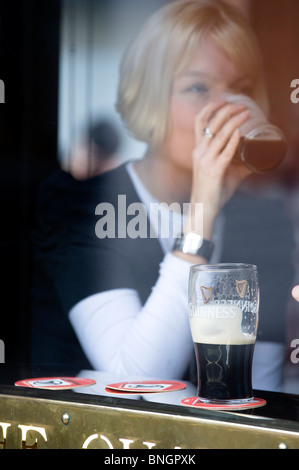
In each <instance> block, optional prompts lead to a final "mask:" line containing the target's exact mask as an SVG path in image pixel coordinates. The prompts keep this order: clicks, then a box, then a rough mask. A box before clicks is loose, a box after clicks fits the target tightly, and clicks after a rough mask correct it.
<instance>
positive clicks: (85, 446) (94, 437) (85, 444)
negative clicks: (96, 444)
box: [82, 434, 113, 449]
mask: <svg viewBox="0 0 299 470" xmlns="http://www.w3.org/2000/svg"><path fill="white" fill-rule="evenodd" d="M98 438H99V439H102V440H103V441H104V442H106V444H107V445H108V448H109V449H113V445H112V444H111V442H110V441H109V439H108V438H107V437H106V436H103V434H92V435H91V436H88V437H87V439H85V441H84V442H83V445H82V449H87V448H88V446H89V444H90V443H91V441H94V440H95V439H98Z"/></svg>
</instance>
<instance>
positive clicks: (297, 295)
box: [292, 285, 299, 302]
mask: <svg viewBox="0 0 299 470" xmlns="http://www.w3.org/2000/svg"><path fill="white" fill-rule="evenodd" d="M292 296H293V297H294V299H295V300H297V302H299V285H297V286H295V287H293V289H292Z"/></svg>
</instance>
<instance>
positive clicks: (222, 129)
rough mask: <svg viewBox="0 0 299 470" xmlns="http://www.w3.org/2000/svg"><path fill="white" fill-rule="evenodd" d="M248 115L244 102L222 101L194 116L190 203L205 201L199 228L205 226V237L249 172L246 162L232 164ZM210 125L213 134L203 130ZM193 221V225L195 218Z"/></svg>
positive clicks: (210, 104)
mask: <svg viewBox="0 0 299 470" xmlns="http://www.w3.org/2000/svg"><path fill="white" fill-rule="evenodd" d="M248 116H249V112H248V111H247V110H246V107H245V106H244V105H236V104H233V103H227V102H223V101H222V102H220V103H219V102H218V103H215V102H214V103H209V104H208V105H207V106H205V107H204V108H203V110H202V111H201V112H200V113H199V114H198V115H197V117H196V119H195V142H196V146H195V149H194V151H193V183H192V190H191V206H192V203H203V213H204V226H203V227H200V228H199V230H200V231H201V232H202V230H203V229H204V230H203V235H204V236H205V237H209V236H210V234H211V231H212V225H213V223H214V219H215V217H216V215H217V214H218V212H219V210H220V209H221V208H222V207H223V205H224V204H225V203H226V202H227V200H228V199H229V198H230V197H231V196H232V195H233V193H234V192H235V190H236V189H237V187H238V186H239V184H240V183H241V182H242V181H243V180H244V178H246V177H247V176H248V175H249V174H250V171H249V170H248V169H247V168H246V167H245V166H244V165H242V164H238V163H233V164H232V159H233V157H234V155H235V153H236V150H237V148H238V145H239V142H240V138H241V134H240V131H239V129H238V128H239V126H240V125H241V124H242V123H243V122H244V121H246V119H247V118H248ZM207 127H208V128H209V130H210V131H211V133H212V136H211V137H209V136H208V135H205V133H204V130H205V128H207ZM189 218H192V215H191V214H190V217H189ZM190 223H191V220H189V221H188V220H187V225H189V226H190ZM192 223H193V226H194V221H192ZM187 230H188V226H187Z"/></svg>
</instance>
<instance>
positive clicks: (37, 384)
mask: <svg viewBox="0 0 299 470" xmlns="http://www.w3.org/2000/svg"><path fill="white" fill-rule="evenodd" d="M95 383H96V381H95V380H92V379H85V378H81V377H38V378H36V379H26V380H19V381H18V382H15V385H16V386H17V387H29V388H42V389H47V390H68V389H71V388H76V387H86V386H87V385H94V384H95Z"/></svg>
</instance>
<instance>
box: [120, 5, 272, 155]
mask: <svg viewBox="0 0 299 470" xmlns="http://www.w3.org/2000/svg"><path fill="white" fill-rule="evenodd" d="M207 37H208V38H211V39H213V40H214V41H215V43H216V44H217V45H218V46H220V47H221V48H222V50H223V51H224V52H225V53H226V54H227V55H228V57H229V58H230V60H231V61H232V62H233V63H235V64H237V65H238V67H240V68H242V70H244V73H246V74H248V75H249V76H250V77H251V78H252V80H253V96H252V98H254V99H255V100H256V101H257V102H258V103H259V104H260V105H261V106H262V108H263V109H264V110H265V111H266V112H267V111H268V105H267V97H266V91H265V86H264V82H263V78H262V74H261V59H260V53H259V48H258V45H257V41H256V38H255V35H254V33H253V31H252V30H251V28H250V27H249V25H248V24H247V22H246V21H245V19H244V18H243V16H242V15H241V14H240V13H239V12H238V11H236V10H235V9H234V8H233V7H230V6H229V5H227V4H224V3H223V2H221V1H220V0H180V1H174V2H171V3H169V4H167V5H166V6H164V7H162V8H161V9H159V10H158V11H157V12H156V13H155V14H154V15H153V16H152V17H151V18H150V19H149V20H148V21H147V23H146V24H145V26H144V28H143V29H142V31H141V32H140V33H139V35H138V37H137V38H136V40H135V41H134V42H133V44H132V45H131V47H129V49H128V50H127V51H126V53H125V54H124V57H123V60H122V63H121V67H120V80H119V89H118V98H117V104H116V107H117V110H118V112H119V113H120V115H121V117H122V119H123V121H124V124H125V126H126V127H127V130H128V131H129V132H130V133H131V134H132V136H133V137H134V138H136V139H137V140H140V141H142V142H145V143H147V144H148V145H149V146H150V147H152V148H155V147H156V148H157V147H158V146H159V145H161V143H162V142H163V140H164V139H165V136H166V135H167V132H169V130H170V122H169V104H170V95H171V89H172V84H173V79H174V77H175V76H176V74H178V73H180V72H182V71H183V70H184V69H185V68H186V67H187V66H188V65H189V63H190V62H191V60H192V59H193V57H194V54H195V52H196V49H197V48H198V46H199V44H202V42H203V41H204V40H205V38H207Z"/></svg>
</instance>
